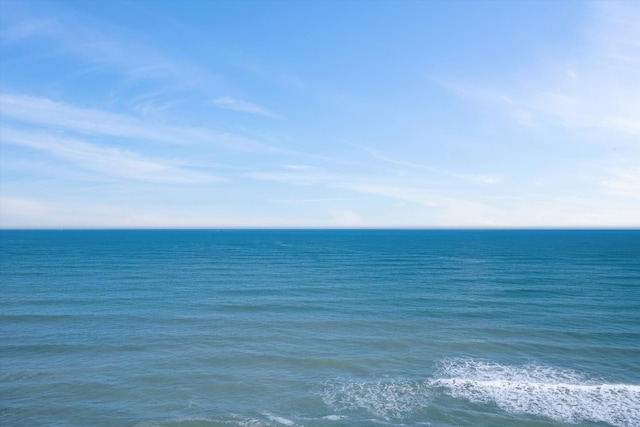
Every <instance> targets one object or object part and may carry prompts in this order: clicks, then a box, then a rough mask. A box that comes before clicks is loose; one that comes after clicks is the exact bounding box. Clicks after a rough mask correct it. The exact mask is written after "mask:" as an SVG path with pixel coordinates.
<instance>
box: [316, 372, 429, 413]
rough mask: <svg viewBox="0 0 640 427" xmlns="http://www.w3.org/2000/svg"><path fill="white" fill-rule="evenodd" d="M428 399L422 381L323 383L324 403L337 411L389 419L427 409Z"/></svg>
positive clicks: (426, 388) (425, 387) (426, 387)
mask: <svg viewBox="0 0 640 427" xmlns="http://www.w3.org/2000/svg"><path fill="white" fill-rule="evenodd" d="M429 396H430V393H429V390H428V384H427V383H426V382H424V381H409V380H377V381H332V382H328V383H326V387H325V390H324V394H323V400H324V402H325V404H327V405H328V406H330V407H332V408H334V409H337V410H339V411H342V410H358V409H363V410H366V411H368V412H369V413H371V414H373V415H375V416H377V417H380V418H383V419H386V420H390V419H394V418H395V419H398V418H404V417H405V416H406V415H407V414H409V413H411V412H414V411H416V410H418V409H420V408H424V407H426V406H428V403H429Z"/></svg>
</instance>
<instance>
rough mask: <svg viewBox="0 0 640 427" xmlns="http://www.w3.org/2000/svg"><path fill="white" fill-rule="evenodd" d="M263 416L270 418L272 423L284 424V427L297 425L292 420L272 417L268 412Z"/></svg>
mask: <svg viewBox="0 0 640 427" xmlns="http://www.w3.org/2000/svg"><path fill="white" fill-rule="evenodd" d="M263 415H264V416H265V417H267V418H269V420H270V421H273V422H276V423H278V424H282V425H284V426H295V425H296V423H294V422H293V421H291V420H288V419H286V418H282V417H278V416H276V415H272V414H270V413H268V412H263Z"/></svg>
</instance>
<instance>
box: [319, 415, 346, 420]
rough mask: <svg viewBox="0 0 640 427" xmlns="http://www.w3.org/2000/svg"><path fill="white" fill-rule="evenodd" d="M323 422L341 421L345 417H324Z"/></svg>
mask: <svg viewBox="0 0 640 427" xmlns="http://www.w3.org/2000/svg"><path fill="white" fill-rule="evenodd" d="M322 419H323V420H329V421H340V420H342V419H344V417H343V416H342V415H335V414H334V415H327V416H325V417H322Z"/></svg>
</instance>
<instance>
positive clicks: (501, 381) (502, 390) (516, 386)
mask: <svg viewBox="0 0 640 427" xmlns="http://www.w3.org/2000/svg"><path fill="white" fill-rule="evenodd" d="M430 384H431V385H432V386H435V387H443V388H445V389H446V390H447V393H448V394H449V395H451V396H452V397H455V398H463V399H466V400H469V401H471V402H478V403H495V404H496V405H497V406H498V407H500V408H502V409H503V410H505V411H508V412H511V413H526V414H533V415H539V416H544V417H547V418H551V419H553V420H556V421H562V422H567V423H579V422H582V421H592V422H605V423H608V424H611V425H614V426H620V427H631V426H636V427H637V426H640V386H638V385H632V384H607V383H601V382H597V381H595V380H590V379H589V378H587V377H586V376H584V375H582V374H580V373H577V372H575V371H571V370H560V369H553V368H549V367H543V366H539V365H523V366H509V365H500V364H497V363H491V362H483V361H476V360H450V361H446V362H444V363H443V364H442V366H441V369H440V372H439V375H438V376H437V378H435V379H433V380H432V381H430Z"/></svg>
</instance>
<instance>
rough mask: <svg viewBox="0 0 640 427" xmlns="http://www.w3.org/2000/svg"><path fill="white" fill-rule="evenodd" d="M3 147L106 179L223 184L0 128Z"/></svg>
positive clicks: (135, 157) (114, 152) (130, 156)
mask: <svg viewBox="0 0 640 427" xmlns="http://www.w3.org/2000/svg"><path fill="white" fill-rule="evenodd" d="M0 135H1V136H2V141H3V142H5V143H11V144H17V145H22V146H27V147H30V148H33V149H36V150H40V151H43V152H46V153H47V154H49V155H51V156H53V157H56V158H59V159H64V160H67V161H70V162H72V163H74V164H75V165H77V166H79V167H81V168H83V169H88V170H92V171H95V172H99V173H101V174H103V175H106V176H111V177H117V178H126V179H133V180H138V181H150V182H160V183H173V184H195V183H206V182H215V181H222V180H223V179H222V178H219V177H216V176H213V175H209V174H205V173H202V172H197V171H191V170H188V169H185V168H181V167H178V166H176V165H174V164H172V163H170V162H166V161H164V162H163V161H160V160H152V159H147V158H144V157H142V156H140V155H139V154H137V153H135V152H132V151H129V150H122V149H117V148H107V147H102V146H98V145H95V144H90V143H87V142H84V141H80V140H76V139H70V138H63V137H57V136H54V135H50V134H46V133H41V132H33V131H29V132H25V131H19V130H15V129H11V128H7V127H2V128H0Z"/></svg>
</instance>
